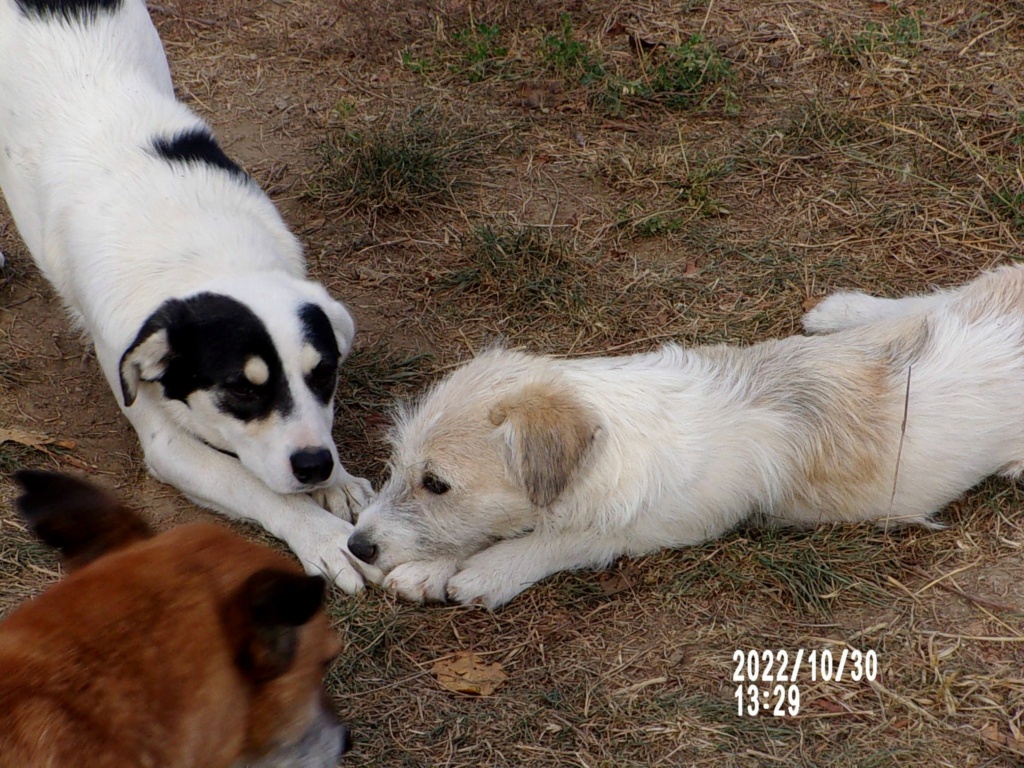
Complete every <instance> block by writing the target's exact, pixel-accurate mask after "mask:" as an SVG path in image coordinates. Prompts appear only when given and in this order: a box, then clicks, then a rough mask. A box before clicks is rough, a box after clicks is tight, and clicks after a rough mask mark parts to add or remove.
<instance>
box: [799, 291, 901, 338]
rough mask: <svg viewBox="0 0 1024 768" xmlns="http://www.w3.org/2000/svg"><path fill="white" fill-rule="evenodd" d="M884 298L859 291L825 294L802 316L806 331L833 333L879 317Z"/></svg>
mask: <svg viewBox="0 0 1024 768" xmlns="http://www.w3.org/2000/svg"><path fill="white" fill-rule="evenodd" d="M884 302H885V299H879V298H877V297H876V296H869V295H868V294H866V293H860V292H859V291H840V292H839V293H833V294H832V295H831V296H826V297H825V298H824V299H822V300H821V301H819V302H818V303H817V304H815V305H814V307H813V308H812V309H811V310H810V311H809V312H807V313H806V314H805V315H804V317H803V325H804V330H805V331H807V332H808V333H834V332H835V331H842V330H845V329H847V328H856V327H857V326H858V325H864V324H865V323H870V322H873V321H875V320H877V319H879V316H880V307H879V305H880V304H883V303H884Z"/></svg>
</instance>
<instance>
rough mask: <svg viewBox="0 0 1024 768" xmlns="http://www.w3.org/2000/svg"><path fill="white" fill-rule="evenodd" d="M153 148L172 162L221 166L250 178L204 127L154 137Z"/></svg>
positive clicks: (213, 166) (239, 175)
mask: <svg viewBox="0 0 1024 768" xmlns="http://www.w3.org/2000/svg"><path fill="white" fill-rule="evenodd" d="M153 149H155V150H156V153H157V155H158V156H160V157H162V158H163V159H164V160H167V161H168V162H170V163H186V164H193V165H200V164H201V165H208V166H210V167H212V168H220V169H221V170H224V171H227V172H228V173H230V174H231V175H233V176H237V177H238V178H240V179H248V178H249V176H248V174H247V173H246V172H245V171H243V170H242V167H241V166H240V165H238V163H236V162H235V161H234V160H232V159H231V158H230V157H228V156H227V155H225V154H224V150H223V149H221V148H220V145H219V144H218V143H217V140H216V139H214V138H213V136H212V135H211V134H210V132H209V131H207V130H205V129H203V128H192V129H190V130H188V131H182V132H181V133H178V134H175V135H174V136H172V137H170V138H167V137H164V136H157V137H156V138H155V139H153Z"/></svg>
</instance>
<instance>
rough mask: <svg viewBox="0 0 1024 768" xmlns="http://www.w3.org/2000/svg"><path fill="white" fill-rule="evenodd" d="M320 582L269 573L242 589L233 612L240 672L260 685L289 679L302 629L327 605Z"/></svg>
mask: <svg viewBox="0 0 1024 768" xmlns="http://www.w3.org/2000/svg"><path fill="white" fill-rule="evenodd" d="M324 588H325V583H324V580H323V579H322V578H320V577H319V576H303V575H301V574H297V573H291V572H290V571H282V570H277V569H275V568H265V569H263V570H261V571H257V572H256V573H254V574H253V575H252V576H250V577H249V578H248V579H246V580H245V583H244V584H242V586H241V587H240V588H239V589H238V592H236V593H235V596H234V597H233V598H232V600H231V602H230V603H229V605H228V607H227V610H228V615H227V624H228V631H229V632H231V633H232V634H233V635H234V638H233V639H234V641H235V644H236V649H237V657H236V658H237V661H238V666H239V668H240V669H241V670H242V671H243V672H244V673H245V674H246V675H247V676H248V677H249V678H250V679H251V680H252V681H253V682H255V683H265V682H267V681H269V680H273V679H274V678H275V677H278V676H279V675H282V674H284V673H285V672H287V671H288V668H289V667H291V665H292V662H293V661H294V660H295V652H296V649H297V646H298V642H299V627H301V626H302V625H303V624H305V623H306V622H308V621H309V620H310V619H312V618H313V616H315V615H316V613H317V611H319V610H320V606H321V605H323V600H324Z"/></svg>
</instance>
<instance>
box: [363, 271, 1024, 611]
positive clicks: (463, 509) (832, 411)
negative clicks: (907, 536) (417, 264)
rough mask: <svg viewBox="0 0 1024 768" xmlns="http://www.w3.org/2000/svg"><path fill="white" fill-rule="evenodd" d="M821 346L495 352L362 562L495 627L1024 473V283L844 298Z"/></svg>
mask: <svg viewBox="0 0 1024 768" xmlns="http://www.w3.org/2000/svg"><path fill="white" fill-rule="evenodd" d="M804 327H805V328H806V329H807V330H808V331H811V332H815V333H821V334H823V335H818V336H810V337H805V336H793V337H790V338H787V339H781V340H776V341H768V342H765V343H762V344H756V345H754V346H751V347H744V348H736V347H728V346H714V347H700V348H697V349H682V348H680V347H678V346H674V345H669V346H666V347H663V348H662V349H660V350H658V351H656V352H651V353H648V354H639V355H633V356H630V357H618V358H591V359H578V360H556V359H552V358H549V357H538V356H533V355H527V354H524V353H522V352H517V351H512V350H504V349H498V350H492V351H489V352H486V353H484V354H482V355H480V356H479V357H477V358H476V359H475V360H473V361H472V362H470V363H468V364H467V365H465V366H463V367H462V368H460V369H458V370H456V371H455V372H453V373H452V374H451V375H450V376H449V377H448V378H446V379H445V380H443V381H441V382H440V383H439V384H438V385H436V386H435V387H434V388H433V389H432V390H431V391H430V392H428V393H427V394H426V396H425V397H424V399H423V400H422V402H421V403H420V404H419V405H418V407H416V408H415V409H413V410H411V411H407V412H403V413H401V414H400V416H399V419H398V424H397V426H396V428H395V430H394V435H393V442H394V452H393V455H392V458H391V467H392V470H391V476H390V478H389V480H388V481H387V483H386V484H385V486H384V488H383V490H382V491H381V493H380V495H379V497H378V498H377V500H376V501H375V502H373V503H372V504H371V505H370V506H368V507H367V508H366V509H365V510H364V511H363V512H362V514H361V515H360V517H359V522H358V524H357V526H356V530H355V532H354V533H353V535H352V537H351V538H350V539H349V549H350V550H351V551H352V552H353V553H355V554H356V555H357V556H359V557H361V558H363V559H364V560H366V561H367V562H372V563H374V564H375V565H377V566H378V567H380V568H381V569H382V570H383V571H384V572H385V573H387V576H386V579H385V581H384V583H385V585H386V586H388V587H390V588H391V589H394V590H396V591H397V592H398V593H399V594H401V595H402V596H404V597H406V598H408V599H412V600H417V601H423V600H442V599H444V598H445V596H446V595H447V597H448V598H450V599H452V600H455V601H457V602H460V603H477V604H482V605H485V606H488V607H490V608H494V607H496V606H500V605H502V604H503V603H505V602H507V601H508V600H510V599H512V598H513V597H515V596H516V595H517V594H519V593H520V592H521V591H522V590H524V589H526V588H527V587H529V586H530V585H531V584H534V583H535V582H537V581H539V580H540V579H543V578H544V577H546V576H548V575H550V574H552V573H555V572H556V571H561V570H565V569H571V568H581V567H588V566H602V565H604V564H607V563H609V562H610V561H611V560H613V559H614V558H616V557H618V556H620V555H624V554H625V555H639V554H642V553H645V552H651V551H654V550H657V549H660V548H663V547H679V546H685V545H688V544H698V543H700V542H703V541H706V540H708V539H712V538H714V537H716V536H720V535H721V534H723V533H725V532H726V531H727V530H729V529H730V528H731V527H733V526H734V525H736V524H737V523H739V522H740V521H741V520H744V519H746V518H748V517H750V516H752V515H755V514H756V515H760V516H762V517H763V518H764V519H765V520H766V521H768V522H772V521H774V522H777V523H781V524H786V525H799V526H807V525H813V524H815V523H822V522H825V523H827V522H838V521H848V522H857V521H865V520H872V521H878V522H880V523H882V524H918V525H929V524H930V519H931V516H932V514H933V513H935V512H936V511H937V510H938V509H940V508H941V507H942V506H943V505H945V504H946V503H948V502H949V501H951V500H953V499H955V498H956V497H957V496H959V495H960V494H962V493H963V492H964V491H965V490H967V489H968V488H970V487H971V486H973V485H975V484H976V483H977V482H979V481H980V480H982V479H983V478H984V477H986V476H988V475H991V474H993V473H1000V474H1004V475H1007V476H1010V477H1016V476H1018V475H1019V474H1020V473H1021V470H1022V469H1024V267H1020V266H1013V267H1004V268H1001V269H998V270H995V271H993V272H989V273H987V274H985V275H983V276H981V277H980V278H978V279H977V280H975V281H974V282H972V283H970V284H969V285H967V286H965V287H962V288H959V289H956V290H949V291H942V292H937V293H933V294H930V295H924V296H914V297H910V298H905V299H895V300H894V299H880V298H873V297H870V296H867V295H864V294H859V293H840V294H836V295H834V296H831V297H829V298H827V299H825V300H824V301H823V302H821V303H820V304H818V305H817V306H816V307H815V308H814V309H813V310H812V311H811V312H809V313H808V314H807V315H806V316H805V317H804ZM904 421H905V429H904V426H903V425H904Z"/></svg>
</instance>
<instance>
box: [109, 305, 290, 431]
mask: <svg viewBox="0 0 1024 768" xmlns="http://www.w3.org/2000/svg"><path fill="white" fill-rule="evenodd" d="M161 330H163V331H166V332H167V342H168V346H169V348H170V352H169V355H168V362H167V369H166V370H165V371H164V373H163V375H162V376H161V377H160V384H161V385H162V386H163V391H164V397H166V398H168V399H170V400H180V401H181V402H184V403H187V402H188V398H189V396H190V395H191V394H192V393H194V392H196V391H200V390H206V391H208V392H210V394H211V395H212V396H213V398H214V401H215V402H216V404H217V408H218V409H219V410H220V411H221V412H222V413H225V414H228V415H230V416H233V417H234V418H236V419H239V420H241V421H255V420H257V419H263V418H266V417H268V416H270V415H271V414H272V413H275V412H276V413H278V414H280V415H281V416H287V415H288V414H289V413H291V411H292V408H293V407H294V401H293V400H292V393H291V391H290V389H289V388H288V381H287V379H286V378H285V375H284V367H283V365H282V364H281V358H280V356H279V355H278V353H277V348H276V347H275V346H274V342H273V339H271V338H270V333H269V332H268V331H267V327H266V325H264V323H263V321H262V320H261V319H260V318H259V317H258V316H257V315H256V313H255V312H253V311H252V310H251V309H249V307H247V306H246V305H245V304H242V303H241V302H240V301H237V300H236V299H233V298H231V297H229V296H224V295H221V294H216V293H200V294H197V295H196V296H192V297H190V298H187V299H171V300H169V301H166V302H164V304H162V305H161V306H160V308H159V309H157V310H156V312H154V313H153V314H152V315H151V316H150V317H149V319H148V320H147V321H146V322H145V324H144V325H143V326H142V330H140V331H139V335H138V336H137V337H136V340H135V342H134V343H133V344H132V347H135V346H138V345H139V344H141V343H142V342H144V341H145V340H146V339H147V338H148V337H149V336H151V335H152V334H154V333H156V332H157V331H161ZM130 351H131V347H130V348H129V352H130ZM125 354H126V355H127V354H128V353H127V352H126V353H125ZM251 357H259V358H261V359H262V360H263V361H264V362H265V363H266V365H267V374H268V375H267V381H266V382H265V383H264V384H260V385H253V384H252V383H251V382H248V380H246V379H245V374H244V370H245V363H246V361H247V360H249V358H251ZM241 382H245V389H246V390H247V391H245V392H242V391H240V383H241ZM233 389H235V390H239V391H235V392H233V391H232V390H233ZM248 390H251V391H248Z"/></svg>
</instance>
